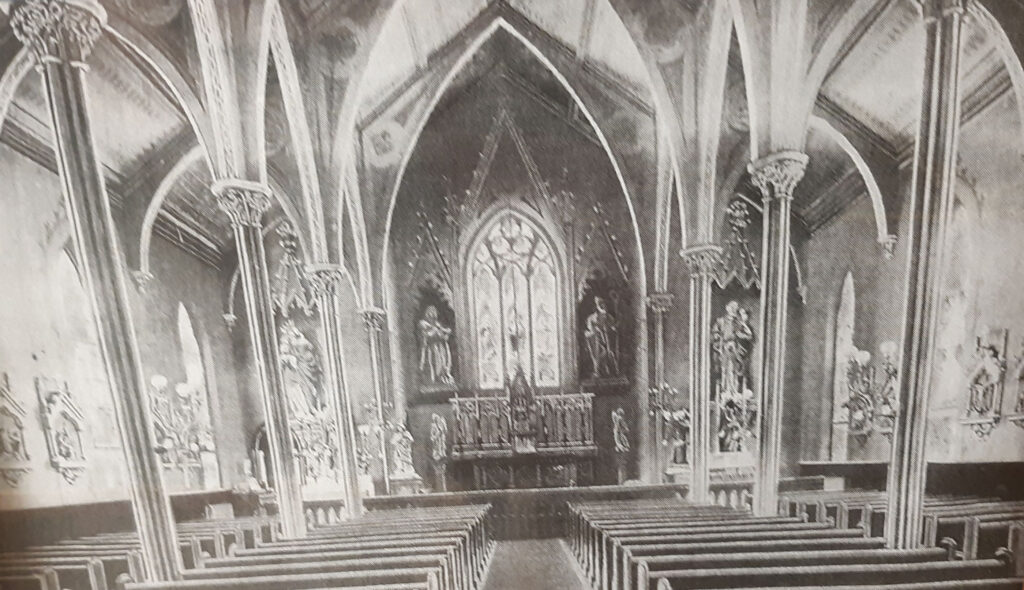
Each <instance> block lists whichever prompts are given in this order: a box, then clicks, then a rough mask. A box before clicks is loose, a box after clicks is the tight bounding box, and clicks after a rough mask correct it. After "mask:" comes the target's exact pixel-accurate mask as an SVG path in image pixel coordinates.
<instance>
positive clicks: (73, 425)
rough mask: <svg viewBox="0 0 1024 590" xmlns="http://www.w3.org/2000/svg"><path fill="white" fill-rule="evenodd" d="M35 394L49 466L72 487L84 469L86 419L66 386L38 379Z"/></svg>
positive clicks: (65, 384) (41, 378)
mask: <svg viewBox="0 0 1024 590" xmlns="http://www.w3.org/2000/svg"><path fill="white" fill-rule="evenodd" d="M36 392H37V393H38V395H39V413H40V417H41V419H42V423H43V433H44V434H45V436H46V447H47V451H48V452H49V454H50V465H51V466H52V467H53V468H54V469H56V470H57V472H58V473H60V474H61V476H62V477H63V478H64V480H65V481H66V482H68V483H69V484H73V483H75V481H76V480H77V479H78V476H80V475H81V474H82V473H83V472H84V471H85V468H86V460H85V446H84V445H83V444H82V431H83V430H84V427H85V415H84V414H82V410H80V409H79V408H78V406H77V405H76V404H75V402H74V400H73V399H72V397H71V391H70V390H69V389H68V385H67V383H63V384H58V383H55V382H53V381H51V380H49V379H46V378H43V377H37V378H36Z"/></svg>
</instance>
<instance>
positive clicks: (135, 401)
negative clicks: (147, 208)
mask: <svg viewBox="0 0 1024 590" xmlns="http://www.w3.org/2000/svg"><path fill="white" fill-rule="evenodd" d="M105 18H106V14H105V13H104V11H103V9H102V8H101V7H100V6H99V5H98V4H96V3H95V2H91V1H85V0H76V1H74V2H71V1H62V0H24V1H21V2H18V3H16V4H14V6H13V9H12V12H11V27H12V28H13V29H14V34H15V36H17V38H18V39H19V40H20V41H21V42H22V43H24V44H25V45H26V46H27V47H28V48H29V49H30V50H31V51H32V53H33V54H34V56H35V58H36V60H37V62H38V66H39V70H40V72H41V73H42V76H43V85H44V88H45V90H46V98H47V101H48V103H49V107H50V116H51V120H52V124H53V130H54V140H55V144H56V145H55V147H56V155H57V163H58V165H59V168H60V177H61V180H62V181H63V184H64V198H65V205H66V207H67V210H68V218H69V219H70V221H71V224H72V226H73V228H74V241H75V249H76V251H77V253H78V256H79V260H80V263H81V265H80V270H81V272H82V277H83V279H84V282H85V286H86V290H87V292H88V293H89V295H90V297H89V298H90V304H91V306H92V310H93V316H94V317H95V319H96V324H97V333H98V335H99V341H100V348H101V351H102V355H103V363H104V365H105V369H106V372H107V379H108V381H109V383H110V388H111V390H112V393H113V398H114V403H115V406H116V408H117V423H118V430H119V432H120V434H121V446H122V447H123V448H124V454H125V464H126V468H127V473H128V484H129V491H130V494H131V500H132V510H133V514H134V517H135V527H136V529H137V530H138V534H139V539H140V541H141V546H142V559H143V563H144V566H145V568H144V569H145V571H144V572H143V577H144V578H145V579H146V580H149V581H163V580H176V579H178V578H180V572H181V569H182V565H181V554H180V552H179V551H178V541H177V535H176V532H175V527H174V518H173V517H172V515H171V509H170V504H169V503H168V500H167V493H166V490H165V488H164V483H163V474H162V472H161V467H160V463H159V461H158V459H157V455H156V453H155V452H154V449H153V430H152V424H151V423H150V419H149V415H148V411H147V399H148V397H147V390H146V385H145V381H144V379H143V376H142V366H141V363H140V358H139V349H138V342H137V341H136V339H135V328H134V326H133V323H132V317H131V312H130V306H129V303H128V295H127V291H126V289H125V277H124V270H123V269H122V263H121V261H122V260H123V257H122V254H121V252H120V248H119V246H118V238H117V233H116V231H115V229H114V221H113V219H112V218H111V215H110V200H109V197H108V196H107V189H106V186H105V183H104V178H103V172H102V167H101V164H100V162H99V159H98V157H97V154H96V149H95V142H94V140H93V135H92V127H91V124H90V119H89V109H88V105H87V104H86V94H87V93H86V82H85V74H86V71H87V70H88V66H87V65H86V64H85V60H86V59H87V58H88V57H89V52H90V50H91V49H92V47H93V45H94V44H95V43H96V41H97V40H98V39H99V36H100V34H101V32H102V30H103V23H104V20H105Z"/></svg>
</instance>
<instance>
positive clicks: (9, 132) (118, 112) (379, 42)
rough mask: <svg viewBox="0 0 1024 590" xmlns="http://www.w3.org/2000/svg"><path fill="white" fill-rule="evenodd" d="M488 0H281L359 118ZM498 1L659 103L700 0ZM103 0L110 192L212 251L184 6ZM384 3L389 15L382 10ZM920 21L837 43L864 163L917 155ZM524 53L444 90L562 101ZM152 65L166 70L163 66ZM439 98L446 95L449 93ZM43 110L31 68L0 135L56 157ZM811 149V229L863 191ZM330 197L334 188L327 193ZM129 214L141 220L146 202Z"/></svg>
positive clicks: (275, 128) (840, 76) (845, 164)
mask: <svg viewBox="0 0 1024 590" xmlns="http://www.w3.org/2000/svg"><path fill="white" fill-rule="evenodd" d="M496 1H498V2H500V1H501V0H408V1H406V2H398V3H396V4H395V6H397V8H396V9H394V10H390V12H387V11H386V10H385V9H386V7H387V6H386V5H388V2H387V1H386V0H380V1H371V0H366V1H364V2H326V1H324V0H287V1H285V2H283V3H282V6H283V7H284V9H285V11H286V15H287V18H288V21H289V31H290V42H291V43H292V44H293V46H294V50H295V52H296V54H297V55H298V56H299V58H300V68H299V70H300V71H299V77H300V83H301V84H302V85H303V91H304V92H306V94H305V96H307V97H308V96H309V93H310V92H312V90H311V89H317V87H319V86H323V87H324V88H320V89H319V90H322V91H323V96H324V98H323V103H324V104H329V103H331V101H338V100H340V99H338V98H337V97H338V96H347V95H346V94H345V93H346V92H349V91H351V90H352V88H354V87H356V86H357V85H358V87H359V88H360V90H359V93H360V94H359V96H360V99H359V102H358V115H359V116H366V115H368V114H369V113H371V112H373V111H374V110H375V109H378V108H379V107H380V105H381V104H382V103H383V102H385V101H386V100H387V99H388V97H389V96H391V95H392V94H393V91H394V90H395V89H396V88H400V87H401V86H402V85H403V84H405V83H406V82H407V81H408V80H410V79H412V78H414V77H415V76H417V75H418V74H419V73H420V72H422V71H423V70H424V68H425V67H426V66H427V65H428V64H429V63H430V60H431V59H432V57H433V56H435V55H437V54H439V53H440V52H442V51H443V50H444V48H445V47H446V46H448V45H450V44H451V43H453V40H456V39H459V38H460V36H462V35H466V34H467V32H466V31H467V27H468V26H469V25H470V24H471V23H472V22H474V19H477V18H478V17H479V15H480V14H481V13H482V12H483V11H485V10H487V9H488V7H489V6H491V5H493V4H495V3H496ZM504 1H505V4H506V5H507V7H508V8H509V9H510V10H514V11H516V12H517V13H518V14H520V15H521V16H522V17H523V18H525V19H527V20H529V21H530V22H532V23H533V24H534V25H535V26H536V27H537V28H538V29H539V30H541V31H543V32H544V33H545V34H546V35H549V36H550V38H551V39H553V40H554V41H555V42H556V43H557V44H559V45H560V46H561V47H563V48H564V49H565V51H567V52H570V53H573V54H575V55H576V59H577V60H578V63H579V64H580V67H588V68H591V69H593V70H595V71H597V72H599V73H600V74H601V75H602V76H605V77H606V78H607V79H608V80H611V81H614V83H615V84H618V85H621V87H622V88H623V89H626V90H627V91H628V92H630V93H632V94H633V95H635V96H636V97H638V98H639V99H640V100H641V101H643V102H645V103H646V104H648V105H652V106H653V105H654V104H655V103H656V100H655V98H654V97H653V96H652V92H651V88H652V80H651V77H650V73H649V72H648V66H647V65H646V64H648V63H649V61H650V60H649V57H650V55H651V54H654V55H655V59H670V58H671V57H672V56H673V55H675V54H677V53H678V52H679V51H682V49H681V48H680V43H681V42H680V40H679V37H680V35H679V31H680V30H681V27H682V26H683V25H684V24H685V23H686V22H688V21H690V20H692V19H693V18H694V15H695V14H696V13H697V12H698V11H699V10H700V9H701V6H702V4H703V3H702V2H701V1H700V0H688V1H686V2H679V1H677V0H649V1H648V0H615V1H614V2H611V3H609V2H608V1H607V0H560V1H558V2H554V1H552V0H504ZM839 3H841V2H839ZM103 4H104V6H105V7H106V8H107V11H108V13H109V14H110V19H109V24H110V27H111V28H112V29H113V30H115V31H117V34H110V35H106V36H105V37H104V38H103V39H102V40H101V41H100V42H99V44H98V46H97V47H96V49H95V53H94V56H93V57H92V58H91V59H90V64H91V66H92V72H91V73H90V78H89V81H90V84H89V88H90V102H91V107H92V114H93V117H94V128H95V130H96V135H97V143H98V149H99V152H100V155H101V158H102V161H103V164H104V166H105V168H106V171H107V174H108V181H109V186H110V188H111V192H112V194H113V196H114V200H115V202H116V203H119V206H121V207H123V208H125V209H126V210H133V208H134V209H138V208H140V207H141V209H142V211H143V212H144V211H145V209H146V208H147V207H148V204H149V202H150V201H151V200H152V198H153V195H154V194H157V193H159V192H160V191H161V190H163V189H166V190H165V192H166V195H164V198H163V201H162V203H161V204H160V214H159V216H158V218H157V222H156V227H155V230H154V231H156V232H158V233H161V234H163V235H165V236H169V237H173V236H178V238H177V239H178V241H179V242H180V243H183V244H185V243H187V244H190V246H189V247H190V248H191V249H192V250H193V251H194V252H195V253H197V254H198V255H200V256H201V257H203V258H204V259H205V260H208V261H209V262H211V263H214V264H217V263H219V261H220V259H221V258H222V257H224V256H225V255H226V254H229V253H230V249H231V242H230V239H229V236H230V232H229V231H228V228H227V220H226V218H225V217H224V216H223V215H222V214H221V213H220V212H219V211H218V210H217V208H216V207H215V206H214V204H213V203H212V200H211V198H210V196H209V190H208V188H209V183H210V180H211V172H210V170H209V168H208V166H207V163H206V158H204V157H199V158H192V159H191V160H189V159H188V154H190V153H193V152H194V150H196V149H197V146H199V145H201V143H202V142H201V140H200V138H199V137H197V133H196V131H195V127H196V126H195V125H193V124H192V119H194V118H195V116H196V113H194V112H189V109H191V108H202V102H203V101H202V100H200V99H198V98H197V97H200V96H202V90H201V89H202V73H201V67H200V63H199V62H200V60H199V59H198V57H197V49H196V41H195V33H194V31H193V25H192V22H191V15H190V11H189V9H188V3H187V2H186V0H104V2H103ZM835 4H837V3H829V2H819V1H816V0H815V1H812V2H810V3H809V6H810V7H811V14H810V19H811V20H812V21H814V23H812V24H813V26H819V25H821V23H824V22H827V21H828V19H829V18H831V17H832V15H831V12H832V11H833V9H834V5H835ZM613 6H614V8H613ZM381 13H385V14H386V18H383V21H382V22H380V21H381V16H380V15H381ZM638 21H642V27H640V28H637V27H635V26H632V25H634V24H635V23H637V22H638ZM624 23H625V25H624ZM637 30H643V31H644V34H643V35H639V37H642V38H636V39H633V38H631V37H630V33H629V32H628V31H633V33H634V36H636V31H637ZM300 33H301V34H300ZM966 33H967V35H966V43H965V50H964V55H963V72H964V76H965V81H964V86H963V88H964V92H963V101H964V116H965V118H969V117H973V116H976V115H977V114H978V113H979V112H981V111H982V110H983V109H984V108H985V107H986V106H987V105H989V104H992V103H993V102H994V101H995V99H996V98H998V97H1000V96H1003V95H1005V94H1006V93H1007V92H1010V91H1011V88H1012V86H1011V84H1010V74H1009V72H1008V70H1007V66H1006V64H1005V61H1004V59H1003V56H1002V54H1001V52H1000V49H999V47H998V44H997V42H996V41H997V40H996V39H994V38H993V35H992V34H991V33H990V31H989V30H988V29H987V28H986V27H984V26H982V24H980V23H979V22H978V20H976V19H972V20H970V21H968V26H967V29H966ZM923 34H924V31H923V25H922V23H921V18H920V15H919V13H918V10H917V9H916V8H915V3H914V2H912V1H911V0H877V2H876V3H875V5H874V7H873V9H872V10H870V11H869V12H868V15H867V17H866V18H865V19H864V20H863V21H862V22H860V23H858V26H857V27H855V28H854V32H853V34H852V35H851V36H850V37H849V38H848V39H846V40H845V41H844V44H843V48H842V50H841V52H840V55H839V57H838V59H837V60H836V61H835V63H833V65H832V67H831V68H830V70H829V73H828V75H827V77H826V79H825V82H824V84H823V86H822V88H821V91H820V94H819V97H818V101H817V106H816V109H815V115H816V116H818V117H820V118H821V119H822V120H823V121H826V122H827V123H828V125H830V126H831V127H832V128H834V129H835V131H837V132H838V133H840V134H842V135H843V136H844V137H845V138H846V139H848V140H849V141H850V142H851V143H852V145H853V146H856V147H857V148H858V149H862V148H864V146H867V147H870V148H871V149H872V150H874V151H875V152H877V153H876V154H875V155H876V156H878V159H877V160H872V161H871V162H870V163H873V164H877V165H878V166H883V167H891V169H892V170H896V169H898V168H899V166H900V165H903V164H905V163H906V162H907V161H908V159H909V158H910V157H911V155H912V144H913V137H914V133H915V126H916V121H917V109H918V104H919V100H920V99H919V97H920V87H921V75H922V74H921V70H922V65H921V64H922V63H923ZM129 44H132V45H134V46H136V47H143V46H144V47H145V48H146V50H147V53H146V55H148V56H153V55H159V56H161V60H162V61H160V62H159V63H147V62H145V61H144V60H143V59H142V58H141V57H140V55H139V53H137V52H135V51H133V50H131V49H130V48H129V47H128V45H129ZM638 47H639V49H638ZM19 49H20V44H19V42H18V41H17V40H16V39H15V38H14V37H13V35H12V34H11V33H10V28H9V27H8V26H7V23H6V18H5V17H0V59H2V60H3V61H4V63H3V64H2V65H3V66H4V68H5V69H7V70H8V71H9V69H10V68H9V67H8V64H10V63H13V59H14V56H15V54H16V53H17V51H18V50H19ZM517 51H519V52H521V51H523V48H522V47H521V46H520V45H519V44H516V43H505V44H502V43H500V42H499V43H492V44H489V46H488V49H487V51H486V52H484V53H481V54H480V55H478V56H477V57H475V58H474V59H473V60H472V62H471V63H470V65H469V66H467V67H466V68H464V69H463V71H462V73H461V74H459V76H458V77H457V78H456V79H455V81H454V82H453V83H452V85H451V88H452V89H454V90H452V91H449V93H448V97H449V98H446V99H445V100H449V99H450V97H451V96H455V95H456V94H457V92H458V89H459V88H460V87H463V86H469V85H470V84H471V82H472V81H473V80H476V79H478V78H479V77H480V75H481V72H485V71H490V70H492V69H493V68H495V67H499V66H500V67H502V68H505V69H506V71H505V73H504V75H505V76H507V77H509V78H512V79H515V78H518V79H522V80H527V81H529V85H530V87H531V88H533V89H535V90H537V91H538V92H540V93H541V94H546V95H548V96H549V97H550V98H551V100H553V101H555V102H560V103H561V104H568V102H569V101H568V100H567V99H566V97H565V96H564V90H563V89H562V88H561V86H560V84H557V83H554V82H552V81H551V80H550V79H549V78H550V74H549V73H548V72H546V71H544V70H543V69H542V68H536V67H534V66H532V65H523V66H521V67H520V66H517V65H516V64H530V63H531V61H530V60H521V59H504V58H505V57H508V56H513V54H514V53H515V52H517ZM317 52H319V53H318V54H317V55H318V56H319V57H318V58H317V59H313V58H312V57H311V55H312V54H313V53H317ZM733 53H734V55H733V57H732V59H731V60H730V72H729V74H728V80H729V83H728V85H727V86H728V88H727V92H726V96H725V98H724V101H725V105H726V107H725V110H726V113H725V116H724V117H723V123H722V134H723V138H722V143H721V147H720V150H719V157H720V165H719V170H720V174H719V179H720V180H719V181H720V183H723V188H724V190H726V191H728V190H731V187H729V186H725V185H724V183H726V182H731V181H730V180H729V179H730V178H732V181H735V182H737V186H740V187H742V182H743V181H742V174H741V173H739V174H732V172H733V171H736V170H741V169H742V167H743V166H745V164H746V156H745V152H744V149H743V146H744V143H745V142H746V141H747V140H746V137H747V133H748V130H747V129H746V126H745V124H744V119H745V116H746V112H745V110H746V100H745V95H744V88H743V83H742V80H743V76H742V68H743V64H742V63H741V60H740V58H739V55H738V52H736V51H734V52H733ZM357 55H365V56H366V58H365V62H360V60H359V59H356V57H355V56H357ZM314 57H315V56H314ZM271 63H272V64H273V63H274V62H271ZM314 64H315V66H316V68H317V70H316V71H314V69H313V66H314ZM510 64H511V65H510ZM272 67H273V66H272ZM157 68H160V69H161V71H162V74H163V75H157ZM166 79H172V80H176V81H177V84H178V86H176V87H174V88H172V87H170V86H168V84H167V83H166V82H165V80H166ZM269 79H270V81H269V83H268V90H267V95H268V96H267V105H268V107H267V109H268V110H267V114H266V118H267V136H268V139H267V141H268V154H269V159H270V166H269V168H270V171H271V177H272V182H273V183H276V184H277V185H278V186H279V187H280V189H281V190H282V191H283V192H284V193H287V194H292V195H294V194H298V193H299V192H300V191H301V190H302V187H301V186H300V183H299V181H298V180H297V177H298V176H299V167H298V165H297V164H296V151H295V149H294V146H292V145H291V143H292V136H291V135H290V134H289V131H290V129H289V123H288V120H287V117H286V116H285V113H284V106H283V105H282V99H281V95H282V92H281V89H280V84H281V83H279V82H278V81H277V76H276V75H275V74H274V73H272V74H271V75H270V77H269ZM350 85H351V87H352V88H349V86H350ZM328 86H330V87H329V88H328ZM332 92H333V93H335V94H332ZM453 92H454V93H455V94H453ZM183 94H184V95H189V96H183ZM307 102H309V101H308V100H307ZM196 105H199V106H198V107H196ZM319 106H321V105H313V104H307V107H306V108H307V109H309V110H311V111H314V110H316V109H317V108H318V107H319ZM440 106H441V108H443V106H444V101H442V103H441V105H440ZM0 112H2V111H0ZM357 118H358V117H357ZM48 119H49V117H48V114H47V110H46V105H45V100H44V96H43V92H42V89H41V86H40V81H39V78H38V76H35V75H27V76H25V78H24V80H23V81H22V82H21V83H20V84H19V85H18V86H17V88H16V92H15V94H14V97H13V101H12V102H11V105H10V108H9V109H8V112H7V116H6V119H5V120H4V121H3V123H2V124H3V131H2V134H0V141H3V142H4V143H6V144H8V145H11V146H13V147H15V148H17V149H19V150H20V151H22V152H23V153H25V154H26V155H27V156H29V157H31V158H33V159H35V160H36V161H37V162H39V163H41V164H43V165H45V166H48V167H50V168H51V169H53V170H55V169H56V167H55V165H54V162H53V154H52V149H51V148H50V147H49V145H50V137H51V132H50V130H49V124H48ZM310 119H311V120H314V121H315V122H316V123H315V124H314V125H313V131H312V132H313V135H314V137H313V138H312V141H313V142H314V143H316V144H317V145H327V144H330V143H332V142H335V141H336V138H333V137H331V136H330V134H331V133H334V132H335V130H336V129H338V126H337V125H335V124H333V122H331V121H323V120H318V119H317V115H310ZM201 126H202V125H201V123H200V124H199V127H200V128H201ZM482 132H483V131H482ZM865 149H866V148H865ZM807 150H808V152H809V154H810V156H811V165H810V167H809V169H808V173H807V176H806V178H805V180H804V182H803V183H801V185H800V188H799V191H798V194H797V203H796V207H795V209H796V212H797V214H798V216H799V217H800V218H801V221H802V222H803V223H804V224H805V226H806V227H807V228H808V229H810V230H812V231H813V230H814V229H816V228H817V227H820V225H821V224H823V223H825V222H827V221H828V219H830V218H831V217H832V216H834V215H835V214H836V213H837V212H839V211H841V210H842V208H843V207H844V206H845V205H846V204H848V203H849V202H850V201H851V200H852V199H854V198H858V197H859V196H860V195H861V194H863V192H864V182H863V179H861V178H860V172H859V171H858V170H857V168H856V166H855V163H854V161H853V160H852V159H851V158H850V155H849V153H848V152H847V151H846V150H844V149H843V148H842V147H841V146H839V145H838V144H837V143H836V141H835V140H834V138H832V137H829V136H828V135H827V134H823V133H821V132H819V131H812V132H810V135H809V136H808V143H807ZM323 151H324V152H325V153H326V152H327V151H328V150H326V149H325V150H323ZM879 154H880V155H879ZM186 160H187V161H186ZM319 165H320V166H322V167H329V166H330V165H331V162H327V161H325V158H323V157H321V158H320V160H319ZM357 168H358V167H357ZM653 173H654V172H653V171H652V174H653ZM162 185H163V188H161V186H162ZM884 190H885V187H883V192H884ZM882 197H883V198H895V197H894V196H893V195H885V194H883V195H882ZM324 198H325V199H337V198H339V197H338V195H335V194H331V195H325V196H324ZM140 203H141V204H140ZM295 208H296V209H299V207H297V206H296V207H295ZM278 214H281V213H280V212H278ZM135 215H136V216H138V217H139V218H140V219H141V218H142V217H143V215H142V213H138V212H137V213H135Z"/></svg>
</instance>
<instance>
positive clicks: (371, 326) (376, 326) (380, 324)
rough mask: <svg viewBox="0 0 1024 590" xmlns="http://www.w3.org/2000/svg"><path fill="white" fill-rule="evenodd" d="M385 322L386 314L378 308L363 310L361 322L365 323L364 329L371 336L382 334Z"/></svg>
mask: <svg viewBox="0 0 1024 590" xmlns="http://www.w3.org/2000/svg"><path fill="white" fill-rule="evenodd" d="M387 320H388V314H387V312H386V311H384V310H383V309H381V308H379V307H370V308H368V309H364V310H363V321H364V322H365V323H366V329H367V330H368V331H369V332H370V333H371V334H377V333H380V332H383V331H384V326H385V325H386V324H387Z"/></svg>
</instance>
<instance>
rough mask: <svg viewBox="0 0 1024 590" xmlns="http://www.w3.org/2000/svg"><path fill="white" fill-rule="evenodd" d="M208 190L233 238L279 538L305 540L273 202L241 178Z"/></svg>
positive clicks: (266, 193) (259, 187)
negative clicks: (281, 326)
mask: <svg viewBox="0 0 1024 590" xmlns="http://www.w3.org/2000/svg"><path fill="white" fill-rule="evenodd" d="M212 190H213V194H214V196H215V197H216V199H217V202H218V204H219V205H220V208H221V209H222V210H223V211H224V212H225V213H226V214H227V215H228V217H229V218H230V219H231V228H232V230H233V231H234V234H235V247H236V249H237V251H238V269H239V277H240V278H241V280H242V293H243V295H244V297H245V311H246V318H247V320H248V322H249V342H250V345H251V347H252V358H253V364H254V367H253V368H254V370H255V373H256V382H257V384H258V386H259V388H260V395H261V397H262V399H263V410H264V414H265V415H266V428H267V446H269V447H270V468H271V471H272V472H273V475H274V488H275V489H274V491H275V493H276V495H277V505H278V511H279V516H278V517H279V519H280V522H281V534H282V536H284V537H285V538H295V537H304V536H305V535H306V518H305V516H304V515H303V511H302V487H301V485H300V483H299V474H298V469H297V463H296V460H295V452H294V447H293V446H292V443H291V435H290V434H289V432H290V431H289V428H288V405H287V399H288V398H287V396H286V395H285V392H284V382H283V379H282V376H281V360H280V354H279V350H278V345H277V325H276V323H275V321H274V306H273V302H272V299H271V294H270V275H269V272H268V271H267V256H266V251H265V249H264V245H263V231H262V226H263V221H262V219H263V214H264V213H265V212H266V211H267V209H269V208H270V205H271V203H272V197H271V193H270V189H269V188H268V187H266V186H264V185H261V184H259V183H255V182H250V181H246V180H220V181H217V182H215V183H214V184H213V187H212Z"/></svg>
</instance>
